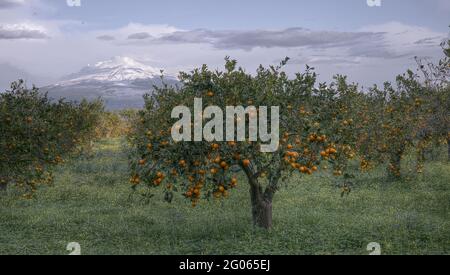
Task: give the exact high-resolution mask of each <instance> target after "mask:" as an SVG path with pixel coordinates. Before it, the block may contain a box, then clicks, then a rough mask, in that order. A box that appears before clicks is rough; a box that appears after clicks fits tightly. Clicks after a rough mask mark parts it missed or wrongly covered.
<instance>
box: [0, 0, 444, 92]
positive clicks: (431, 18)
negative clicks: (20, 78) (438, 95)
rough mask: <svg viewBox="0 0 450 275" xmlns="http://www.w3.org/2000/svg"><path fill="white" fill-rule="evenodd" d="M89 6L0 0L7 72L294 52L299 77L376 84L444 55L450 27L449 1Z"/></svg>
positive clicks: (96, 1)
mask: <svg viewBox="0 0 450 275" xmlns="http://www.w3.org/2000/svg"><path fill="white" fill-rule="evenodd" d="M69 2H76V1H70V0H69ZM80 2H81V6H79V7H76V6H70V5H68V4H67V1H66V0H0V76H2V75H3V77H6V76H7V77H13V75H14V73H13V72H16V74H17V73H21V74H24V75H27V76H28V75H29V76H30V78H31V77H34V79H33V81H36V82H38V84H40V83H39V81H43V82H45V81H48V82H51V81H55V80H56V79H57V78H59V77H62V76H64V75H67V74H70V73H73V72H77V71H79V70H80V68H82V67H84V66H86V65H87V64H94V63H96V62H98V61H102V60H107V59H110V58H111V57H113V56H127V57H131V58H134V59H136V60H138V61H141V62H143V63H146V64H148V65H151V66H154V67H158V68H163V69H165V71H166V72H168V73H171V74H177V72H179V71H180V70H190V69H192V68H194V67H197V66H200V65H202V64H208V65H209V66H210V67H212V68H221V67H222V66H223V59H224V57H225V56H227V55H228V56H231V57H232V58H235V59H237V60H238V61H239V63H240V65H241V66H243V67H245V68H246V69H247V70H248V71H250V72H251V71H254V70H255V69H256V67H257V66H258V65H259V64H263V65H271V64H277V63H278V62H279V61H280V60H282V59H283V58H284V57H285V56H289V57H290V58H291V61H290V62H289V65H288V66H287V67H286V71H287V72H289V73H291V74H292V73H294V72H298V71H302V70H303V69H304V67H305V64H309V65H311V66H314V67H315V68H316V70H317V72H318V73H319V74H320V80H322V81H329V80H330V79H331V77H332V75H333V74H336V73H339V74H347V75H349V78H350V80H352V81H357V82H360V83H362V84H363V85H366V86H367V85H371V84H373V83H381V82H383V81H384V80H392V79H394V77H395V75H396V74H399V73H402V72H404V71H405V70H406V68H408V67H413V66H414V60H413V57H414V56H421V57H428V58H431V59H435V60H436V59H438V58H439V57H440V56H441V50H440V48H439V44H440V42H441V41H442V40H443V39H445V38H447V37H448V34H449V30H450V29H449V27H448V26H449V25H450V0H381V6H379V7H370V6H369V5H368V4H367V0H346V1H335V0H314V1H313V0H309V1H306V0H277V1H273V0H272V1H268V0H246V1H242V0H227V1H222V0H221V1H219V0H165V1H148V0H128V1H125V0H123V1H119V0H81V1H80ZM37 76H39V77H37ZM35 79H38V80H35Z"/></svg>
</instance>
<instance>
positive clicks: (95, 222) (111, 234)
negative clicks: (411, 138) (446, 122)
mask: <svg viewBox="0 0 450 275" xmlns="http://www.w3.org/2000/svg"><path fill="white" fill-rule="evenodd" d="M449 168H450V165H449V164H447V163H444V162H434V163H428V164H427V166H426V169H425V171H426V172H425V174H423V175H420V176H411V178H409V179H408V178H406V179H403V180H402V181H398V182H386V180H385V176H384V172H383V171H384V169H381V168H380V169H379V170H377V171H374V172H372V173H370V174H364V175H360V176H358V179H357V180H356V181H355V186H354V188H353V191H352V192H351V194H350V195H349V196H346V197H343V198H341V196H340V192H339V190H338V189H337V188H336V187H335V183H334V182H333V181H334V179H333V178H332V177H328V176H326V175H325V174H318V175H316V176H312V177H304V178H291V179H289V180H288V181H287V182H286V184H285V186H283V188H282V189H281V190H280V191H279V193H277V195H276V197H275V200H274V206H273V208H274V217H273V219H274V226H273V229H272V230H270V231H264V230H259V229H255V228H253V226H252V225H251V216H250V203H249V194H248V188H247V186H245V184H244V183H242V181H241V184H240V187H239V188H238V189H236V190H233V191H232V193H231V196H230V198H229V199H228V200H224V201H211V202H206V201H204V202H202V203H200V204H199V206H198V207H197V208H192V207H191V206H190V204H189V203H188V202H186V201H185V200H184V199H183V198H182V197H180V196H177V197H175V199H174V201H173V203H172V204H167V203H165V202H163V196H162V195H158V196H155V197H154V198H152V200H151V201H150V202H149V203H144V202H142V201H141V200H139V199H137V198H136V197H135V196H130V194H131V190H130V186H129V184H128V174H127V156H126V152H125V144H124V143H123V142H122V141H120V140H109V141H104V142H101V143H99V144H98V146H97V149H96V151H95V156H94V158H93V159H89V160H87V159H78V160H72V161H70V162H69V163H67V164H66V165H65V166H62V167H60V168H58V169H57V171H56V175H55V176H56V177H55V184H54V186H52V187H45V188H41V189H40V190H39V191H38V194H37V197H36V198H35V199H33V200H30V201H29V200H24V199H18V198H16V197H14V196H13V195H11V194H9V195H6V196H2V197H0V232H1V233H0V254H68V253H69V252H68V251H66V250H65V248H66V245H67V244H68V243H69V242H78V243H80V244H81V249H82V254H368V253H369V252H368V251H367V250H366V246H367V244H368V243H370V242H378V243H380V244H381V249H382V253H383V254H449V253H450V169H449ZM406 172H407V171H406Z"/></svg>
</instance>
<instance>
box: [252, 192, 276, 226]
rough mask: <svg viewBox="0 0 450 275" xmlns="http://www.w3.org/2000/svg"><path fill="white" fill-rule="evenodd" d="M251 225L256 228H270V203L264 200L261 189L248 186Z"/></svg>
mask: <svg viewBox="0 0 450 275" xmlns="http://www.w3.org/2000/svg"><path fill="white" fill-rule="evenodd" d="M250 198H251V203H252V217H253V224H254V225H255V226H257V227H260V228H264V229H270V228H271V227H272V201H270V200H269V199H267V198H264V196H263V193H262V190H261V188H259V187H257V186H250Z"/></svg>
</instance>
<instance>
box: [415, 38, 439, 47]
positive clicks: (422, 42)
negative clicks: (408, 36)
mask: <svg viewBox="0 0 450 275" xmlns="http://www.w3.org/2000/svg"><path fill="white" fill-rule="evenodd" d="M441 39H442V37H439V36H436V37H427V38H423V39H420V40H417V41H416V42H414V44H416V45H436V44H437V43H439V41H440V40H441Z"/></svg>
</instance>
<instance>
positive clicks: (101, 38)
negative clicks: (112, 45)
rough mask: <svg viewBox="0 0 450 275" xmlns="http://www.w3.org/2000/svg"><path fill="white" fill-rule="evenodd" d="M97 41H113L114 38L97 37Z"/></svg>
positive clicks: (107, 36) (109, 36)
mask: <svg viewBox="0 0 450 275" xmlns="http://www.w3.org/2000/svg"><path fill="white" fill-rule="evenodd" d="M97 39H98V40H102V41H112V40H115V39H116V38H115V37H114V36H111V35H100V36H97Z"/></svg>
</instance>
